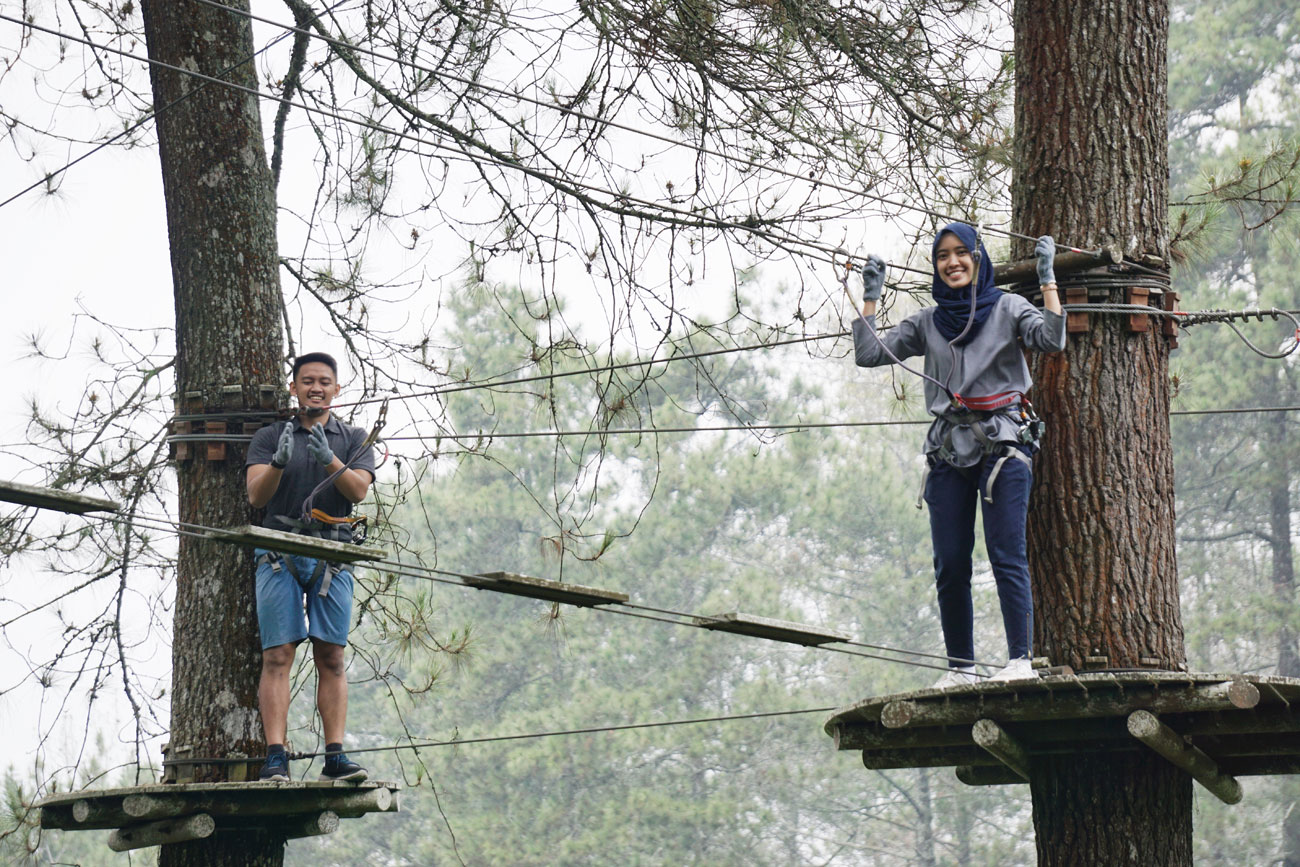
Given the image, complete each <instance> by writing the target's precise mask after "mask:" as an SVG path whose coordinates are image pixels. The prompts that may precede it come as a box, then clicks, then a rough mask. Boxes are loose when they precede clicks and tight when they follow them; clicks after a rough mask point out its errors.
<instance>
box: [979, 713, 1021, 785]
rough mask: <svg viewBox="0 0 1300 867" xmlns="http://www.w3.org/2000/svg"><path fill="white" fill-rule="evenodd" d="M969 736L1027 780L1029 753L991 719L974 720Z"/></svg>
mask: <svg viewBox="0 0 1300 867" xmlns="http://www.w3.org/2000/svg"><path fill="white" fill-rule="evenodd" d="M971 737H972V738H973V739H974V741H975V743H976V744H978V745H979V746H980V747H981V748H983V749H984V750H985V752H987V753H988V754H989V755H991V756H993V757H994V758H995V759H997V760H998V761H1000V762H1001V763H1002V764H1004V765H1006V766H1007V767H1008V768H1010V769H1011V770H1013V771H1015V772H1016V773H1017V774H1019V775H1020V777H1021V778H1022V779H1024V780H1025V782H1028V781H1029V753H1028V752H1026V751H1025V748H1024V746H1023V745H1022V744H1021V743H1020V742H1019V741H1017V740H1016V739H1015V738H1013V737H1012V736H1011V735H1009V734H1007V731H1006V729H1004V728H1002V726H1000V725H998V724H997V723H996V722H994V721H993V720H991V719H981V720H976V721H975V725H973V726H972V727H971Z"/></svg>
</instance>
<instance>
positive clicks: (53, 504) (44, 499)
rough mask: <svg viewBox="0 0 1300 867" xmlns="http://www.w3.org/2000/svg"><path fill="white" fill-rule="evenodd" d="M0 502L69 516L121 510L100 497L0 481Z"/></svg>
mask: <svg viewBox="0 0 1300 867" xmlns="http://www.w3.org/2000/svg"><path fill="white" fill-rule="evenodd" d="M0 502H5V503H17V504H18V505H20V506H34V507H35V508H37V509H49V510H50V511H52V512H65V513H67V514H70V515H84V514H86V513H87V512H116V511H119V510H120V509H121V508H122V507H121V506H120V505H118V504H117V503H116V502H114V501H113V500H105V499H103V498H102V497H90V496H87V495H85V494H74V493H71V492H69V491H58V490H55V489H54V488H38V487H36V486H35V485H23V484H19V483H18V482H7V481H0Z"/></svg>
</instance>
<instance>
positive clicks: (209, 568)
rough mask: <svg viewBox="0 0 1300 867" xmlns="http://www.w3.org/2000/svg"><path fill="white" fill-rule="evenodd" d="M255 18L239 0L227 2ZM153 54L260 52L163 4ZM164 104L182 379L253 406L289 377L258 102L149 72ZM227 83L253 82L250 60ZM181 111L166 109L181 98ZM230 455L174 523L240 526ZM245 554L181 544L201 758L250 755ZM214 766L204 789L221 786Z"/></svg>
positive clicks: (182, 619) (242, 501)
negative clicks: (236, 393) (262, 392)
mask: <svg viewBox="0 0 1300 867" xmlns="http://www.w3.org/2000/svg"><path fill="white" fill-rule="evenodd" d="M231 5H234V6H240V7H242V8H244V9H247V8H248V4H247V2H242V3H241V2H240V0H234V2H233V3H232V4H231ZM142 12H143V15H144V23H145V33H146V38H147V41H148V49H149V56H150V57H152V58H155V59H158V60H162V61H165V62H167V63H170V64H173V65H177V66H181V67H185V68H188V69H193V70H197V71H199V72H203V73H205V74H208V75H214V76H218V75H222V73H223V72H224V71H225V70H227V69H228V68H229V67H232V66H235V65H236V64H240V62H241V61H245V60H246V59H248V58H249V57H250V55H251V54H252V53H253V50H254V49H253V39H252V31H251V29H250V27H249V25H248V19H246V18H242V17H240V16H237V15H233V14H231V13H228V12H223V11H221V10H217V9H212V8H208V7H204V6H200V5H196V4H190V3H175V2H168V0H146V2H144V3H143V5H142ZM150 74H151V77H152V82H153V93H154V104H155V105H156V106H159V107H160V109H162V110H161V111H160V114H159V115H158V117H157V120H156V124H157V128H158V139H159V153H160V157H161V161H162V174H163V192H164V196H165V199H166V205H167V229H168V235H169V238H170V242H171V261H172V280H173V284H174V285H173V291H174V295H175V303H176V351H177V358H176V381H177V391H178V393H179V394H181V395H184V394H186V393H189V392H201V393H202V400H203V403H204V405H205V406H206V407H207V408H209V410H215V409H217V408H219V407H221V406H222V405H223V397H224V398H225V400H224V403H225V404H226V405H229V403H230V394H229V392H225V393H224V394H223V392H222V388H223V387H226V386H232V385H238V386H240V387H241V388H242V391H241V397H240V398H239V399H237V400H236V402H235V406H234V407H231V408H234V409H238V408H256V406H257V402H258V397H259V392H258V387H259V386H261V385H263V384H279V383H281V382H282V381H283V380H284V373H283V368H282V365H281V360H280V355H281V352H282V334H281V331H280V317H279V305H280V295H279V292H280V290H279V261H278V247H277V244H276V233H275V218H276V214H275V190H274V187H273V184H272V182H271V177H270V171H269V168H268V166H267V162H266V153H265V148H264V145H263V140H262V126H261V117H260V112H259V107H258V104H257V100H256V98H254V97H252V96H249V95H247V94H242V93H238V92H236V91H233V90H230V89H229V88H223V87H220V86H217V85H213V84H204V83H202V82H200V81H199V80H197V79H194V78H192V77H187V76H184V75H181V74H179V73H175V72H172V71H169V70H162V69H159V68H156V67H155V68H153V69H151V73H150ZM223 77H225V78H226V79H227V80H231V81H236V82H238V83H240V84H243V85H246V86H250V87H255V86H256V84H257V81H256V74H255V70H254V66H253V64H252V63H251V62H246V63H243V64H242V65H240V66H239V67H238V69H237V70H235V71H232V72H229V73H225V75H224V76H223ZM185 93H192V95H191V96H190V97H189V98H187V99H185V100H184V101H183V102H181V103H179V104H178V105H175V106H170V107H165V108H163V107H164V106H168V104H169V103H170V102H172V100H174V99H176V98H177V97H179V96H180V95H182V94H185ZM227 453H228V455H227V457H226V458H225V460H212V461H208V460H204V459H202V457H201V456H200V457H197V458H195V459H192V460H188V461H182V462H179V463H178V464H177V468H176V470H177V484H178V488H179V500H180V502H179V510H178V511H179V515H180V519H181V520H182V521H186V522H190V523H195V524H201V525H206V526H219V527H220V526H235V525H239V524H246V523H248V522H249V520H250V518H251V511H250V508H249V505H248V500H247V497H246V494H245V491H244V484H243V466H242V457H243V450H242V449H241V448H236V447H234V446H230V447H227ZM257 636H258V633H257V617H256V611H255V609H254V602H253V580H252V562H251V555H250V554H249V553H248V552H246V551H243V550H241V549H235V548H231V547H230V546H228V545H219V544H215V543H212V542H206V541H203V540H199V539H195V538H193V537H189V536H182V537H181V540H180V551H179V562H178V567H177V578H176V608H175V625H174V639H173V642H172V694H171V744H172V746H173V747H174V748H175V747H180V746H189V747H191V748H192V754H193V755H195V756H251V757H255V756H259V755H261V754H262V752H263V750H264V749H265V747H264V744H263V739H262V729H261V722H260V719H259V716H258V710H257V680H258V675H259V671H260V648H259V644H258V637H257ZM222 773H223V771H221V770H220V769H219V770H217V771H214V772H211V773H209V774H208V775H207V776H200V777H199V778H198V780H199V781H212V780H215V779H219V778H220V776H219V775H220V774H222ZM283 848H284V847H283V842H282V841H277V840H273V839H271V838H270V837H269V836H268V835H266V834H244V833H240V834H225V833H223V834H220V835H217V836H216V837H214V838H212V839H210V840H203V841H196V842H192V843H185V844H180V845H170V846H164V847H163V848H162V854H161V855H160V858H159V863H160V864H164V865H197V864H203V865H279V864H281V863H282V862H283Z"/></svg>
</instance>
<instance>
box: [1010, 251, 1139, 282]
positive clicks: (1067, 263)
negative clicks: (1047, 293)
mask: <svg viewBox="0 0 1300 867" xmlns="http://www.w3.org/2000/svg"><path fill="white" fill-rule="evenodd" d="M1123 261H1124V254H1123V253H1121V252H1120V250H1119V248H1118V247H1104V248H1102V249H1101V250H1100V251H1098V252H1097V253H1074V252H1071V251H1069V250H1066V251H1065V252H1062V253H1057V254H1056V258H1055V260H1053V265H1052V270H1054V271H1055V272H1056V276H1057V277H1060V276H1061V275H1062V274H1073V273H1075V272H1076V271H1085V270H1087V269H1088V268H1097V267H1102V266H1106V265H1118V264H1119V263H1121V262H1123ZM1030 280H1033V281H1037V280H1038V260H1037V259H1021V260H1019V261H1016V262H1004V263H1002V264H1001V265H994V266H993V282H994V283H996V284H997V285H999V286H1003V285H1006V284H1008V283H1027V282H1029V281H1030Z"/></svg>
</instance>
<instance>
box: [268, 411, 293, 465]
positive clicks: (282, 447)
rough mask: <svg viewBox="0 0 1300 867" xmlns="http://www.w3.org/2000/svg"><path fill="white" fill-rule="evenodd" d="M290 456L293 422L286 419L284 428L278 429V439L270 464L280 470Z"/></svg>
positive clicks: (291, 454)
mask: <svg viewBox="0 0 1300 867" xmlns="http://www.w3.org/2000/svg"><path fill="white" fill-rule="evenodd" d="M291 457H293V422H291V421H287V422H285V423H284V430H282V431H280V441H279V442H278V443H276V444H275V454H274V455H272V456H271V466H273V467H275V468H276V469H277V470H282V469H284V468H285V467H286V466H288V464H289V458H291Z"/></svg>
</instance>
